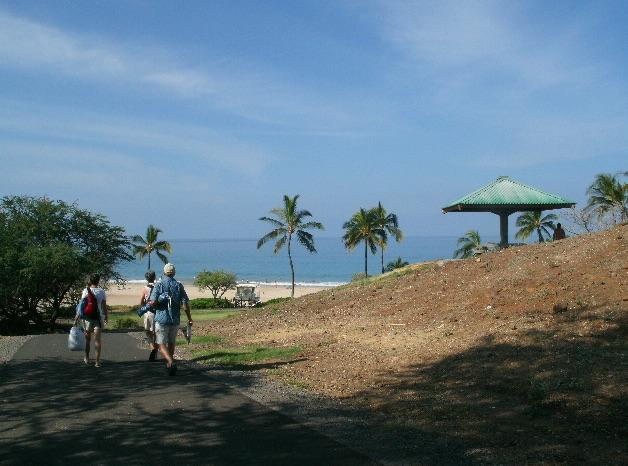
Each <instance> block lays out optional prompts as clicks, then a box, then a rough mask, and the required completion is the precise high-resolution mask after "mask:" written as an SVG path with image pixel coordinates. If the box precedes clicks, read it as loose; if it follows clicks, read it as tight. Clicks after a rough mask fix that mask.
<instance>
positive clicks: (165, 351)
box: [159, 345, 174, 367]
mask: <svg viewBox="0 0 628 466" xmlns="http://www.w3.org/2000/svg"><path fill="white" fill-rule="evenodd" d="M159 352H160V353H161V355H162V356H163V357H164V359H165V360H166V365H167V366H168V367H171V366H172V365H173V364H174V359H172V356H170V351H169V349H168V346H167V345H159Z"/></svg>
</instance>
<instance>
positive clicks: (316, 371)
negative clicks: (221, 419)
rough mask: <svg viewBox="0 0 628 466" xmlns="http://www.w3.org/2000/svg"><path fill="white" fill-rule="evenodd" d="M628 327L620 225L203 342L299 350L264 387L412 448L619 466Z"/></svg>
mask: <svg viewBox="0 0 628 466" xmlns="http://www.w3.org/2000/svg"><path fill="white" fill-rule="evenodd" d="M627 324H628V226H626V225H623V226H619V227H616V228H614V229H612V230H609V231H606V232H602V233H597V234H591V235H582V236H578V237H574V238H568V239H566V240H562V241H557V242H552V243H546V244H538V245H528V246H521V247H515V248H510V249H507V250H504V251H500V252H497V253H493V254H487V255H484V256H482V257H480V258H473V259H466V260H455V261H453V260H452V261H437V262H431V263H424V264H415V265H412V266H410V267H408V268H406V269H403V270H401V271H399V272H393V273H391V274H388V275H386V276H383V277H381V278H378V279H372V280H368V281H364V282H361V283H357V284H351V285H347V286H344V287H340V288H336V289H333V290H328V291H323V292H320V293H316V294H314V295H309V296H306V297H303V298H299V299H295V300H292V301H290V302H288V303H286V304H284V305H283V306H281V307H279V308H278V309H264V310H254V311H249V312H246V313H243V315H241V316H239V317H237V318H233V319H229V320H227V321H221V322H219V323H210V324H206V327H205V328H204V329H203V331H205V332H207V333H211V334H217V335H223V336H227V337H228V338H229V339H230V340H231V341H232V342H237V343H239V344H251V343H257V344H265V345H273V346H282V345H299V346H300V347H301V348H303V353H302V356H303V357H302V358H300V359H299V360H297V361H294V362H293V363H291V364H286V365H281V366H278V368H276V369H273V370H271V371H269V375H270V376H272V377H275V378H279V379H282V380H284V381H286V382H288V383H293V384H298V385H300V386H304V387H307V389H309V390H313V391H316V392H319V393H322V394H325V395H329V396H332V397H339V398H342V399H344V400H347V401H349V402H351V403H355V404H356V405H359V406H361V407H362V409H367V410H370V411H371V412H373V413H377V415H378V416H381V417H382V419H385V424H386V426H387V428H391V429H403V430H404V431H405V432H406V433H407V432H413V433H414V436H413V437H412V439H411V440H408V441H418V440H417V439H420V438H424V439H427V438H429V439H432V440H430V441H431V442H432V443H431V444H433V443H434V442H436V443H438V442H445V443H446V444H447V442H449V443H450V444H451V445H452V448H460V449H462V450H461V451H463V452H464V455H465V457H467V458H469V459H470V460H471V461H480V462H485V461H488V462H506V463H509V462H525V463H536V462H544V463H561V462H571V463H581V462H594V463H598V462H599V463H608V464H610V463H614V464H617V463H618V462H619V463H621V462H624V463H626V462H628V456H627V451H626V444H627V443H626V439H627V434H628V429H627V428H626V419H627V417H626V416H627V414H628V401H627V394H628V390H627V387H628V370H627V369H628V367H627V364H628V361H626V348H627V339H626V337H627V336H628V325H627ZM426 436H427V437H426ZM434 436H437V440H433V438H434ZM506 447H507V448H506ZM400 448H402V446H400ZM426 448H429V447H426Z"/></svg>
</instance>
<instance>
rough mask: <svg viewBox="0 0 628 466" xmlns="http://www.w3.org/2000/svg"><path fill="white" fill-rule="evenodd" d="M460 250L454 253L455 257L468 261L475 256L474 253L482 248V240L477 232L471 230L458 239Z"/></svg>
mask: <svg viewBox="0 0 628 466" xmlns="http://www.w3.org/2000/svg"><path fill="white" fill-rule="evenodd" d="M457 244H458V246H459V248H458V249H456V250H455V251H454V257H459V258H461V259H466V258H467V257H471V256H473V252H474V251H475V250H476V249H478V248H481V247H482V238H481V237H480V233H479V232H478V231H477V230H469V231H467V232H466V233H465V234H464V236H461V237H460V238H458V243H457Z"/></svg>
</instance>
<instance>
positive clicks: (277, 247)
mask: <svg viewBox="0 0 628 466" xmlns="http://www.w3.org/2000/svg"><path fill="white" fill-rule="evenodd" d="M286 241H288V237H287V236H285V235H284V236H282V237H281V238H279V239H278V240H277V242H276V243H275V247H274V248H273V252H274V253H275V254H277V253H278V252H279V251H280V250H281V248H282V247H283V245H284V244H286Z"/></svg>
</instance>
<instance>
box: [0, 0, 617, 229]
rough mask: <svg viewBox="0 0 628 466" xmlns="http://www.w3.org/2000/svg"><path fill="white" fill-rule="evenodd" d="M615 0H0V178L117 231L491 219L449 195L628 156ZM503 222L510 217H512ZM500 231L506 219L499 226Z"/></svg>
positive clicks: (578, 190) (574, 188)
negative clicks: (371, 219)
mask: <svg viewBox="0 0 628 466" xmlns="http://www.w3.org/2000/svg"><path fill="white" fill-rule="evenodd" d="M627 20H628V3H626V2H621V1H619V2H600V1H595V2H574V1H565V2H549V3H548V2H491V1H486V2H474V1H464V2H463V1H455V2H448V1H434V2H393V1H389V0H386V1H381V2H379V1H329V2H326V1H290V2H287V1H277V2H271V1H269V2H253V1H250V2H244V1H212V2H204V1H199V2H194V1H186V2H166V1H141V0H129V1H125V2H116V1H108V2H72V1H42V2H35V1H31V2H22V1H19V2H18V1H0V164H1V165H2V171H0V195H9V194H30V195H47V196H50V197H52V198H57V199H63V200H66V201H77V202H78V203H79V205H81V206H82V207H85V208H88V209H91V210H95V211H98V212H101V213H104V214H105V215H107V216H109V218H110V219H111V220H112V222H114V223H116V224H119V225H122V226H124V227H125V228H126V229H127V231H129V232H130V233H142V232H143V231H144V230H145V227H146V225H148V224H149V223H154V224H156V225H158V226H159V227H161V228H162V230H164V233H165V235H166V237H169V238H227V237H236V238H250V237H257V236H261V234H263V233H264V232H265V231H266V229H267V227H266V226H265V225H264V224H262V223H261V222H259V221H257V218H258V217H260V216H262V215H265V214H266V213H267V212H268V210H269V209H270V208H272V207H275V206H277V205H279V204H280V202H281V198H282V196H283V194H291V195H292V194H296V193H299V194H300V195H301V206H302V207H303V208H307V209H309V210H310V211H311V212H312V213H313V214H314V216H315V218H316V219H317V220H320V221H321V222H323V223H324V224H325V225H326V227H327V230H326V232H324V233H323V234H324V235H325V236H338V235H340V234H341V225H342V223H343V222H344V221H345V220H347V219H348V218H349V217H350V216H351V214H352V213H353V212H355V211H356V210H357V209H358V208H359V207H370V206H373V205H375V204H377V202H378V201H381V202H382V203H383V204H384V206H385V207H387V208H388V209H389V210H391V211H394V212H396V213H397V214H398V216H399V218H400V222H401V227H402V229H403V230H404V231H405V232H406V234H407V235H461V234H463V233H464V232H465V231H466V230H468V229H470V228H474V229H476V228H477V229H479V230H480V232H481V233H482V234H484V235H496V234H497V233H498V218H497V217H496V216H494V215H492V214H447V215H443V214H442V213H441V211H440V208H441V207H443V206H444V205H446V204H447V203H448V202H449V201H451V200H454V199H456V198H458V197H460V196H461V195H463V194H466V193H468V192H470V191H472V190H475V189H477V188H478V187H480V186H482V185H484V184H487V183H488V182H490V181H492V180H494V179H495V178H496V177H497V176H500V175H509V176H511V177H513V178H515V179H518V180H520V181H522V182H524V183H527V184H531V185H534V186H537V187H539V188H541V189H544V190H547V191H550V192H554V193H556V194H559V195H562V196H565V197H568V198H572V199H574V200H575V201H577V202H578V203H579V204H581V205H582V204H583V202H584V201H585V190H586V187H587V186H588V185H589V184H590V183H591V181H592V179H593V177H594V175H595V174H596V173H601V172H617V171H619V170H622V171H623V170H626V169H628V163H627V161H628V92H627V91H628V89H627V87H628V78H627V76H628V74H627V72H628V66H627V65H628V55H627V54H626V53H625V44H627V43H628V28H626V27H625V25H626V24H627ZM511 223H514V218H512V219H511ZM511 231H512V230H511Z"/></svg>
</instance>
